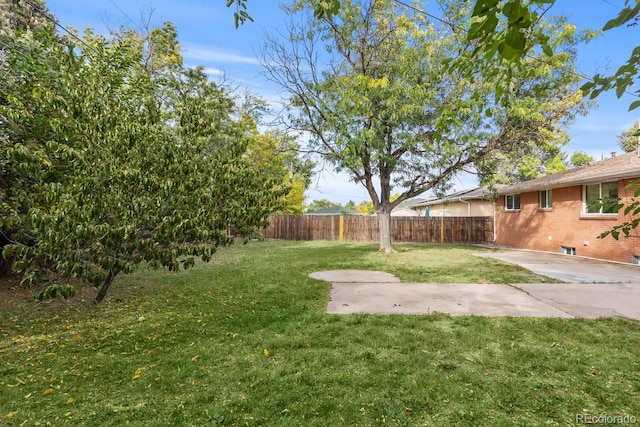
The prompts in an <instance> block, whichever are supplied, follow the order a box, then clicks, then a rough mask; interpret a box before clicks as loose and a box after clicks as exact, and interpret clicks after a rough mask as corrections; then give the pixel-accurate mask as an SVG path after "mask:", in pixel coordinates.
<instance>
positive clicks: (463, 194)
mask: <svg viewBox="0 0 640 427" xmlns="http://www.w3.org/2000/svg"><path fill="white" fill-rule="evenodd" d="M502 187H505V186H504V185H501V184H497V185H495V189H496V190H500V189H501V188H502ZM492 193H493V191H492V189H491V188H489V187H475V188H467V189H464V190H460V191H456V192H455V193H451V194H447V195H445V196H444V197H441V198H438V199H430V200H425V201H422V202H420V203H414V204H412V205H411V206H429V205H439V204H442V203H445V202H455V201H459V200H460V199H462V200H488V199H490V198H491V194H492Z"/></svg>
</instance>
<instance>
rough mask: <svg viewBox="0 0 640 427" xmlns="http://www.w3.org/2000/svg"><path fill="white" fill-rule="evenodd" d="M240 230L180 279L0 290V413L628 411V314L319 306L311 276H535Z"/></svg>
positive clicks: (636, 401) (155, 420)
mask: <svg viewBox="0 0 640 427" xmlns="http://www.w3.org/2000/svg"><path fill="white" fill-rule="evenodd" d="M376 249H377V245H375V244H374V245H372V244H338V243H330V242H252V243H250V244H248V245H242V244H238V245H236V246H234V247H233V248H230V249H226V250H222V251H221V252H219V253H218V254H216V256H215V257H214V260H213V261H212V262H211V263H209V264H207V265H199V266H198V267H196V268H194V269H192V270H189V271H183V272H179V273H165V272H161V271H141V272H138V273H136V274H134V275H130V276H122V277H119V278H118V279H117V281H116V283H115V284H114V287H113V288H112V291H111V293H110V295H108V296H107V298H106V300H105V302H104V303H103V304H101V305H97V306H96V305H94V304H93V303H91V298H92V295H95V291H94V290H85V291H81V292H79V295H78V296H77V297H76V298H75V299H73V300H70V301H47V302H44V303H36V302H33V301H32V300H31V299H29V298H27V296H26V295H25V294H24V293H21V292H17V291H16V292H13V291H8V290H4V291H3V292H2V294H0V295H2V300H1V301H0V359H1V360H2V363H1V364H0V425H16V426H21V425H28V426H33V425H54V426H66V425H70V426H121V425H123V424H126V423H130V424H131V425H143V426H156V425H157V426H164V425H175V426H178V425H185V426H186V425H193V426H203V425H238V426H245V425H248V426H258V425H260V426H323V427H324V426H336V425H344V426H371V425H391V426H395V425H405V426H417V425H425V426H426V425H428V426H467V425H468V426H501V425H503V426H513V425H523V426H528V425H576V415H577V414H586V413H589V414H592V415H594V416H604V415H608V416H617V415H618V414H620V415H622V416H624V415H626V416H634V417H636V418H640V395H639V390H640V353H639V349H640V324H639V323H638V322H635V321H631V320H624V319H601V320H582V319H579V320H565V319H531V318H482V317H451V316H446V315H441V314H435V315H429V316H397V315H394V316H375V315H363V314H358V315H328V314H325V313H324V307H325V305H326V303H327V301H328V293H329V286H330V285H329V284H328V283H325V282H321V281H316V280H313V279H310V278H309V277H308V274H309V273H311V272H313V271H319V270H323V269H342V268H363V269H377V270H382V271H386V272H389V273H393V274H396V275H397V276H398V277H400V278H401V279H402V280H403V281H405V282H416V281H418V282H420V281H423V282H430V281H431V282H444V283H455V282H459V283H461V282H465V283H505V282H518V283H525V282H539V281H541V280H543V279H544V278H541V277H540V276H536V275H534V274H532V273H529V272H527V271H526V270H522V269H520V268H517V267H513V266H508V265H507V264H504V263H501V262H500V261H497V260H494V259H491V258H480V257H473V256H471V253H473V252H478V251H481V250H484V249H480V248H475V247H465V246H437V245H408V244H407V245H401V244H399V245H397V246H396V249H397V250H398V252H397V253H396V254H393V255H389V256H385V255H380V254H378V253H377V252H376Z"/></svg>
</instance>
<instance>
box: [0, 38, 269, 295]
mask: <svg viewBox="0 0 640 427" xmlns="http://www.w3.org/2000/svg"><path fill="white" fill-rule="evenodd" d="M164 28H165V30H161V31H164V34H168V33H170V30H171V28H170V26H165V27H164ZM37 38H38V42H39V43H38V47H36V48H34V49H32V50H30V51H28V52H27V54H26V55H25V54H24V53H25V52H24V51H23V50H22V49H21V42H20V40H17V39H16V40H14V42H15V45H14V46H12V47H11V48H10V49H9V51H8V56H7V63H8V69H9V70H10V73H8V74H7V76H6V78H5V79H4V80H3V81H2V82H0V94H1V95H2V96H3V97H4V98H5V99H6V100H7V102H6V104H5V105H2V107H1V109H0V117H2V118H3V125H2V128H1V129H0V131H1V132H2V134H1V135H0V138H2V140H3V145H2V158H4V159H7V162H6V163H5V165H4V166H5V168H6V169H7V170H8V173H7V174H6V175H5V176H6V177H8V179H9V181H10V182H9V183H8V186H7V188H9V189H10V191H9V194H7V195H6V197H5V199H4V201H3V202H4V203H5V204H6V205H7V206H8V210H9V211H10V213H11V215H10V217H9V218H10V221H12V225H13V228H14V229H15V230H16V232H15V233H13V234H12V236H11V242H10V244H9V245H6V246H5V247H4V251H3V252H4V256H5V257H9V258H10V257H15V262H14V268H15V269H16V270H17V271H20V272H21V273H22V275H23V278H22V283H23V284H24V285H26V286H30V285H34V284H36V283H38V282H39V280H40V279H41V278H42V277H43V273H44V272H46V271H52V272H55V273H57V274H59V275H60V278H59V279H56V280H55V283H59V282H60V280H63V279H64V278H69V279H70V278H78V279H81V280H82V281H84V282H87V283H90V284H92V285H94V286H96V287H99V288H100V290H99V292H98V295H97V297H96V300H97V301H101V300H102V299H103V298H104V297H105V295H106V294H107V291H108V289H109V287H110V285H111V283H112V282H113V279H114V278H115V277H116V276H117V275H118V274H119V273H129V272H132V271H134V270H135V269H136V268H137V266H138V265H139V264H140V263H143V262H146V263H149V265H150V266H152V267H155V268H158V267H166V268H168V269H170V270H176V269H178V268H179V267H180V266H183V267H185V268H187V267H189V266H191V265H193V263H194V261H195V258H197V257H199V258H201V259H203V260H205V261H206V260H208V259H209V258H210V257H211V256H212V254H213V253H214V252H215V250H216V247H218V246H224V245H227V244H229V243H230V242H231V240H230V239H229V237H228V236H227V235H226V234H225V230H226V228H227V226H228V225H229V224H234V225H235V226H237V227H238V228H239V229H240V230H241V231H245V232H248V231H250V230H251V229H252V228H253V227H259V226H263V225H264V224H265V219H266V217H267V215H268V214H269V213H271V212H273V211H275V210H277V209H279V207H280V205H279V203H278V199H279V196H280V194H279V193H278V191H277V188H276V187H274V183H273V181H272V180H271V179H270V177H268V176H265V174H264V173H262V172H261V171H260V170H259V169H257V168H254V167H252V165H251V163H250V161H249V159H248V158H247V157H246V155H245V154H246V146H247V143H248V140H247V138H246V136H245V128H244V126H243V125H242V124H241V123H236V122H234V121H233V120H232V116H233V115H234V114H235V112H234V103H233V101H232V100H231V98H230V97H229V96H228V95H227V94H226V93H225V92H224V90H222V89H221V88H219V87H216V86H215V85H213V84H210V83H208V82H206V80H205V78H204V73H203V72H202V70H198V69H196V70H184V69H182V67H181V66H179V65H178V64H179V62H176V61H175V60H174V61H169V62H168V63H167V64H165V65H159V66H158V67H156V68H154V69H150V68H149V67H147V66H146V63H145V61H144V58H145V55H147V54H148V51H147V50H146V49H147V48H148V45H147V44H146V43H147V42H146V41H141V40H140V39H139V38H136V37H133V36H131V35H126V34H121V35H119V36H118V37H114V38H112V39H107V38H105V37H102V36H98V35H94V34H92V33H91V32H87V33H86V34H85V37H84V39H83V41H82V42H79V41H77V40H75V39H69V38H59V37H56V35H55V34H54V33H53V32H52V31H43V32H41V33H39V34H38V35H37ZM170 39H171V37H170ZM166 47H170V46H166ZM168 51H174V49H169V50H168ZM156 59H161V57H157V58H156ZM165 59H166V58H165ZM157 63H158V62H156V64H157ZM3 228H4V224H3ZM55 289H57V290H60V291H61V292H62V291H63V290H64V289H66V288H65V287H57V288H55ZM45 293H48V294H49V295H51V294H55V293H57V292H53V291H45Z"/></svg>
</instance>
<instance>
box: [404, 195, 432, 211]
mask: <svg viewBox="0 0 640 427" xmlns="http://www.w3.org/2000/svg"><path fill="white" fill-rule="evenodd" d="M426 201H427V199H423V198H420V197H416V198H413V199H408V200H405V201H404V202H402V203H400V204H399V205H398V206H397V207H396V209H397V208H410V207H412V206H420V204H421V203H424V202H426Z"/></svg>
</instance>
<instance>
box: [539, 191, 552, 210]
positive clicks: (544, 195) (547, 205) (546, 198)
mask: <svg viewBox="0 0 640 427" xmlns="http://www.w3.org/2000/svg"><path fill="white" fill-rule="evenodd" d="M552 205H553V198H552V197H551V190H542V191H541V192H540V209H551V206H552Z"/></svg>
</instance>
